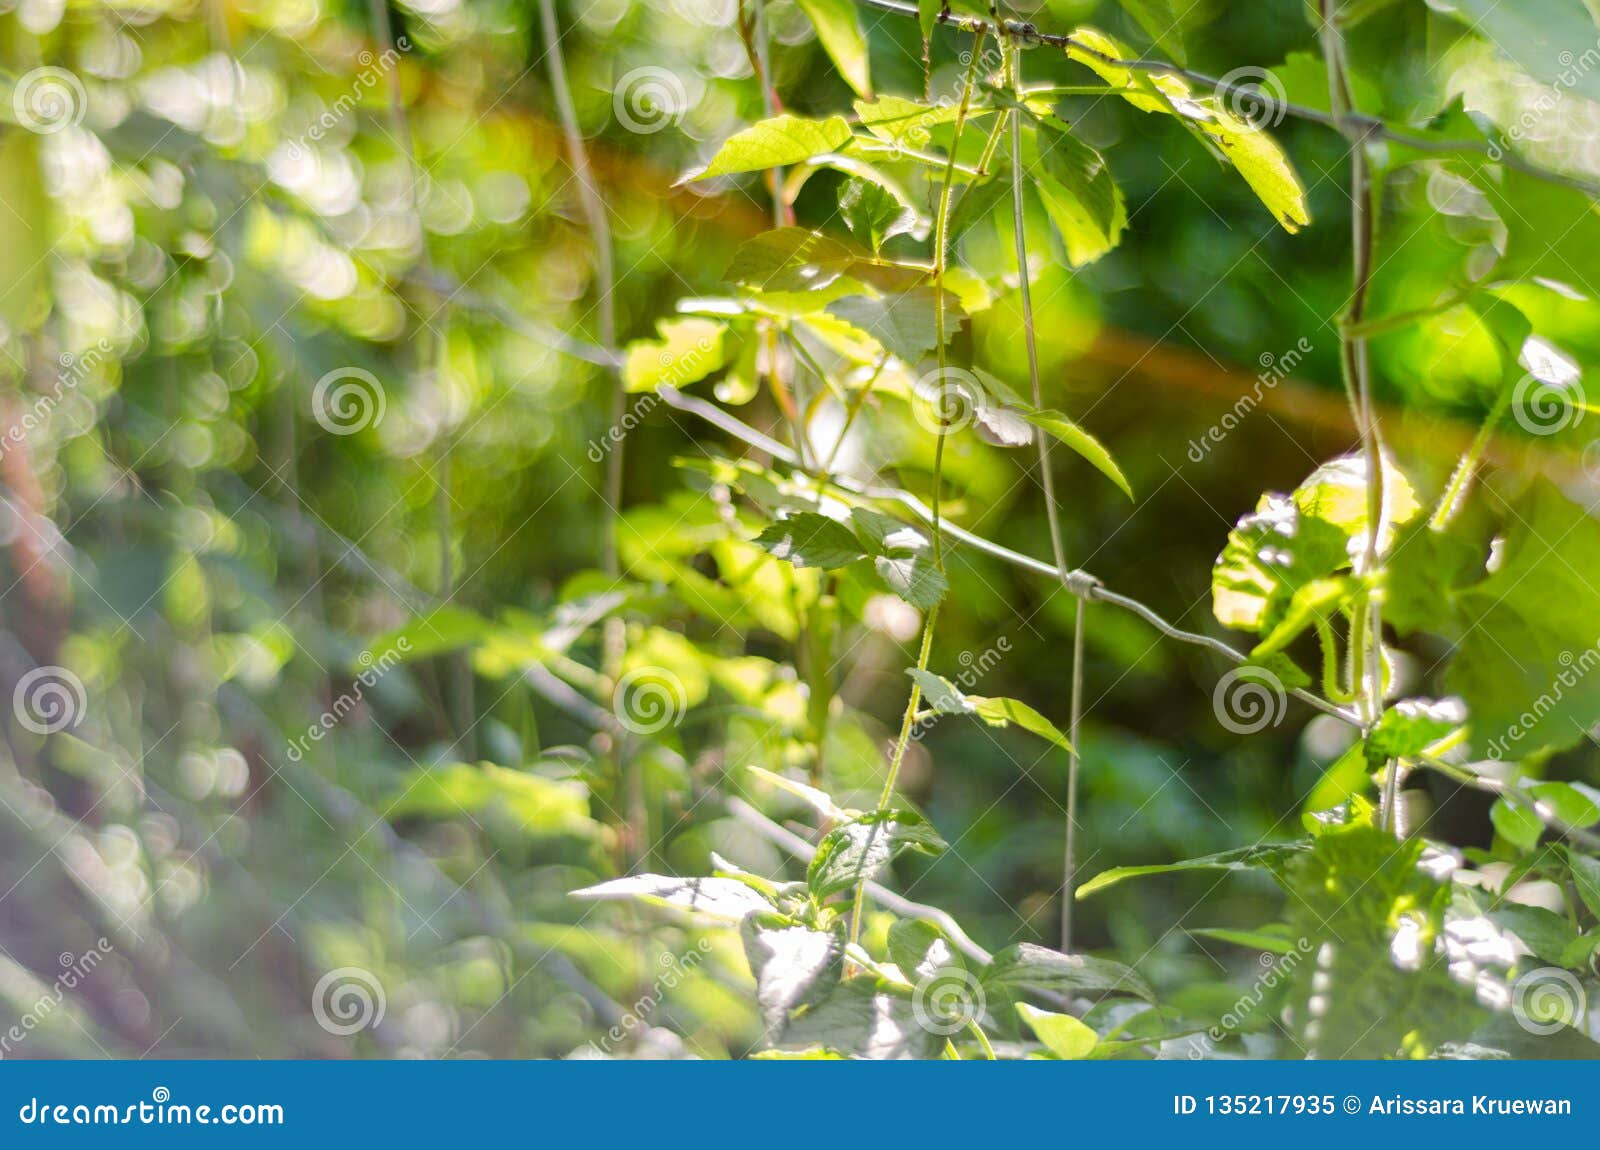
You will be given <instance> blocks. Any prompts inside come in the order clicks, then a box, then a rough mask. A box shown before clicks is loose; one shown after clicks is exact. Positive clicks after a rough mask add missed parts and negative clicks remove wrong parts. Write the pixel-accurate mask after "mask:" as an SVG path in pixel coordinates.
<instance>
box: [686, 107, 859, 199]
mask: <svg viewBox="0 0 1600 1150" xmlns="http://www.w3.org/2000/svg"><path fill="white" fill-rule="evenodd" d="M849 138H850V124H849V122H848V121H847V120H846V119H845V118H844V117H843V116H829V117H828V118H827V119H825V120H808V119H806V117H804V116H790V115H782V116H774V117H773V118H772V119H770V120H762V121H761V122H760V123H759V124H752V125H751V126H750V127H748V128H746V129H744V130H743V131H742V132H735V133H734V134H733V135H731V136H729V137H728V138H727V139H726V140H725V141H723V144H722V147H721V148H719V149H717V154H716V155H714V156H712V157H711V161H710V163H708V164H706V166H705V167H703V168H700V169H698V170H696V171H693V172H690V173H689V174H688V175H686V176H684V178H683V179H682V180H680V181H679V183H687V182H689V181H691V180H705V179H709V178H711V177H712V176H727V175H732V174H734V173H737V172H760V171H765V170H766V169H768V168H777V167H783V166H785V165H787V164H799V163H803V162H804V161H806V160H809V159H811V157H813V156H820V155H822V154H823V153H825V152H832V151H835V150H837V149H838V148H839V147H840V146H842V145H843V144H844V142H845V141H846V140H848V139H849Z"/></svg>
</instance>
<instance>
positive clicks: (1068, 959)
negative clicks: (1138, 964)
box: [983, 942, 1155, 1002]
mask: <svg viewBox="0 0 1600 1150" xmlns="http://www.w3.org/2000/svg"><path fill="white" fill-rule="evenodd" d="M983 985H984V986H985V988H988V989H993V990H998V991H1002V992H1007V993H1012V994H1015V993H1016V992H1017V991H1021V990H1042V991H1052V992H1057V993H1077V992H1082V991H1102V992H1105V993H1108V994H1131V995H1134V996H1136V997H1138V998H1142V999H1144V1000H1145V1001H1146V1002H1154V1001H1155V992H1154V991H1152V990H1151V989H1150V985H1149V983H1147V982H1145V980H1144V979H1143V978H1141V977H1140V976H1139V974H1138V973H1137V972H1136V971H1135V970H1134V969H1133V968H1132V967H1130V966H1124V965H1123V964H1122V963H1120V962H1113V961H1111V960H1110V959H1107V958H1094V957H1092V956H1090V955H1087V954H1062V953H1061V952H1060V951H1059V950H1051V949H1050V948H1049V947H1047V946H1037V945H1035V944H1034V943H1031V942H1021V943H1017V944H1016V945H1015V946H1008V947H1007V948H1006V949H1005V950H1002V951H1001V952H1000V953H999V954H997V955H995V956H994V962H992V963H991V964H990V965H989V966H987V967H986V968H984V971H983Z"/></svg>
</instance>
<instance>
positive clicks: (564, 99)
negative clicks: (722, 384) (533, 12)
mask: <svg viewBox="0 0 1600 1150" xmlns="http://www.w3.org/2000/svg"><path fill="white" fill-rule="evenodd" d="M379 2H381V0H379ZM539 22H540V25H541V27H542V29H543V32H544V41H545V64H546V67H547V68H548V70H549V74H550V87H551V89H552V91H553V93H554V95H555V102H556V114H557V116H558V117H559V119H560V121H561V133H562V136H563V137H564V138H565V141H566V146H567V162H568V163H569V164H570V165H571V166H572V174H573V176H574V177H575V178H576V179H577V181H578V189H579V199H580V200H581V202H582V205H583V213H584V218H585V219H586V220H587V222H588V224H589V241H590V243H591V244H593V245H594V274H595V294H596V299H595V322H596V325H597V327H598V328H599V336H600V346H601V347H602V348H603V349H604V350H605V353H606V355H607V356H608V357H609V358H610V359H611V360H612V363H613V367H612V371H611V374H612V386H611V426H612V427H613V428H615V427H621V426H622V422H623V420H624V418H625V417H626V416H627V402H628V400H627V395H626V393H625V392H624V390H623V385H622V372H621V370H620V358H619V357H618V353H617V305H616V272H615V270H614V257H613V254H612V243H611V221H610V219H609V218H608V217H607V215H606V211H607V209H606V203H605V199H604V197H602V196H601V194H600V185H599V184H598V183H597V182H596V181H595V178H594V169H593V168H592V167H591V166H590V164H589V149H588V147H587V145H586V144H585V143H584V138H583V129H582V127H581V126H580V125H579V123H578V110H577V108H576V107H575V106H574V104H573V102H572V87H571V84H570V82H569V81H568V79H567V62H566V56H565V55H564V54H563V52H562V50H561V26H560V24H559V23H558V22H557V20H556V9H555V0H539ZM622 447H623V445H622V444H621V443H620V442H618V443H616V444H613V446H612V450H611V451H610V452H609V453H607V455H606V470H605V489H604V492H603V496H604V500H605V504H606V510H605V512H604V520H603V522H602V524H601V528H600V571H601V573H602V574H604V575H605V576H606V577H607V578H608V579H611V580H613V581H614V580H616V579H618V578H619V577H620V576H621V573H622V570H621V564H620V563H619V561H618V557H617V524H618V522H619V520H620V517H621V514H622V512H621V508H622V480H623V450H622ZM626 643H627V624H626V622H625V621H624V620H623V619H622V618H621V617H620V616H612V617H610V618H608V619H607V620H606V622H605V625H604V629H603V632H602V639H601V658H600V667H601V671H602V673H603V674H604V675H605V676H606V679H607V680H608V681H609V682H610V683H611V689H612V691H613V692H615V689H616V682H617V679H618V677H619V676H620V674H621V671H622V656H623V651H624V648H625V646H626ZM615 705H616V700H615V699H614V698H613V699H612V707H613V710H614V709H615ZM615 746H616V755H617V782H618V790H619V792H621V794H620V797H621V799H622V803H623V808H624V809H623V820H624V822H625V823H626V824H627V831H628V835H627V838H628V845H627V848H626V850H627V854H629V855H631V856H635V857H638V856H643V857H648V856H649V854H650V850H651V844H650V828H649V820H648V814H647V812H646V810H645V799H644V776H643V772H642V771H640V770H638V769H629V768H630V763H629V755H628V753H627V752H628V745H627V738H626V735H625V733H618V734H617V735H616V736H615Z"/></svg>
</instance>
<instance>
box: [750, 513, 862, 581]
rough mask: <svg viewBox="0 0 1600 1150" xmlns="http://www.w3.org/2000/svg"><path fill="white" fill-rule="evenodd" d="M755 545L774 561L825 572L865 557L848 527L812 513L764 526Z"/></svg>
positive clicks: (859, 542)
mask: <svg viewBox="0 0 1600 1150" xmlns="http://www.w3.org/2000/svg"><path fill="white" fill-rule="evenodd" d="M755 542H756V545H757V546H759V547H762V548H764V549H765V550H766V551H768V552H769V553H770V554H771V555H772V556H773V558H775V559H783V560H786V561H787V562H790V563H793V564H794V565H795V566H796V567H818V568H821V569H823V570H826V571H832V570H834V569H836V568H839V567H847V566H849V565H850V564H851V563H854V562H855V561H856V560H857V559H865V558H866V556H867V552H866V551H865V550H864V549H863V548H862V546H861V541H860V540H859V539H857V538H856V537H855V535H854V534H852V533H851V531H850V529H849V528H848V527H846V526H845V525H844V524H843V523H840V522H839V521H838V520H837V519H829V518H828V517H827V516H826V515H820V514H818V513H817V512H815V511H798V512H796V513H795V514H793V515H790V516H788V517H787V518H785V519H780V520H778V521H777V522H776V523H769V524H767V527H766V529H765V530H763V531H762V532H761V534H760V535H757V536H756V538H755Z"/></svg>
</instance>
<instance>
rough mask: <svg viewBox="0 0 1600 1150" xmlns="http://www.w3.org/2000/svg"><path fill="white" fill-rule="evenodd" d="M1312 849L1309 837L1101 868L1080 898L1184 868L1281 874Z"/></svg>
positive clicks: (1083, 889)
mask: <svg viewBox="0 0 1600 1150" xmlns="http://www.w3.org/2000/svg"><path fill="white" fill-rule="evenodd" d="M1310 848H1311V843H1310V841H1309V840H1308V841H1305V842H1293V843H1273V844H1271V845H1268V846H1254V847H1240V848H1238V849H1237V850H1230V851H1220V852H1218V853H1217V854H1210V855H1202V856H1200V857H1199V858H1192V859H1184V860H1183V861H1182V862H1175V863H1155V864H1150V865H1146V866H1119V867H1112V868H1111V869H1110V870H1106V871H1101V872H1100V873H1099V874H1097V875H1095V876H1094V878H1092V879H1090V880H1089V881H1088V882H1086V883H1084V884H1083V885H1082V886H1080V887H1079V888H1078V891H1077V895H1076V897H1077V898H1088V897H1089V896H1090V895H1092V894H1098V893H1099V892H1100V891H1103V890H1105V889H1107V888H1108V887H1113V886H1116V885H1117V884H1118V883H1119V882H1122V881H1123V880H1124V879H1130V878H1142V877H1143V876H1145V875H1152V874H1177V873H1179V872H1181V871H1195V870H1221V871H1234V872H1241V873H1242V872H1244V871H1251V870H1261V871H1266V872H1268V873H1269V874H1277V873H1279V872H1281V871H1282V869H1283V867H1284V865H1285V863H1287V862H1288V860H1289V859H1291V858H1293V857H1294V856H1295V855H1297V854H1300V853H1302V852H1304V851H1307V850H1309V849H1310Z"/></svg>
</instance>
